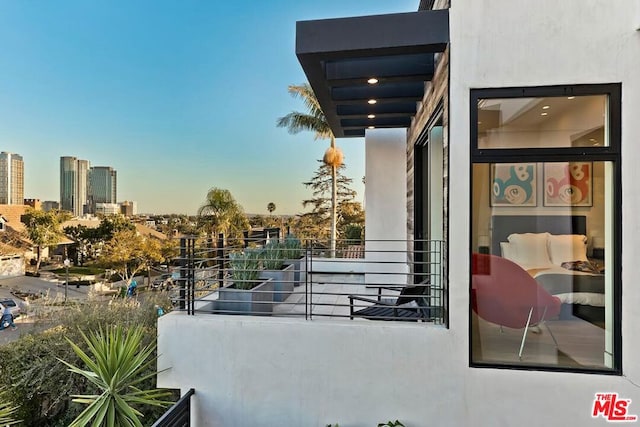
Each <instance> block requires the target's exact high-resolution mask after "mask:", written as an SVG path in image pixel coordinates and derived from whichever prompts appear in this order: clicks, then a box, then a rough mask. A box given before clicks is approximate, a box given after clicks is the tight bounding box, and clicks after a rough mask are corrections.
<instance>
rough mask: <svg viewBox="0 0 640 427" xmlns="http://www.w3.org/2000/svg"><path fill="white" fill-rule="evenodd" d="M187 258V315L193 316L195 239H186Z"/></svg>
mask: <svg viewBox="0 0 640 427" xmlns="http://www.w3.org/2000/svg"><path fill="white" fill-rule="evenodd" d="M187 243H188V246H187V258H188V264H189V279H188V281H187V304H188V305H187V314H191V315H193V314H195V299H196V291H195V287H196V281H195V276H196V271H195V269H196V262H195V252H196V251H195V248H196V239H195V238H194V237H191V238H189V239H187Z"/></svg>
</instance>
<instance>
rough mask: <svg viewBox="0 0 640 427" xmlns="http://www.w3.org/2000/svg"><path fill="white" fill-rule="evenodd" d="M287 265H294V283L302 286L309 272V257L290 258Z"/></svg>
mask: <svg viewBox="0 0 640 427" xmlns="http://www.w3.org/2000/svg"><path fill="white" fill-rule="evenodd" d="M284 264H285V265H289V264H290V265H293V285H294V286H300V285H304V283H305V275H306V274H307V257H304V256H303V257H301V258H298V259H288V260H286V261H285V262H284Z"/></svg>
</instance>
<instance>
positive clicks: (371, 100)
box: [367, 99, 378, 105]
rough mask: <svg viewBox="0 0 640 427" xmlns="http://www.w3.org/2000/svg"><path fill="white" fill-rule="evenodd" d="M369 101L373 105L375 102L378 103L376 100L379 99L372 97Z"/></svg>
mask: <svg viewBox="0 0 640 427" xmlns="http://www.w3.org/2000/svg"><path fill="white" fill-rule="evenodd" d="M367 102H368V103H369V104H372V105H373V104H375V103H376V102H378V101H376V100H375V99H370V100H368V101H367Z"/></svg>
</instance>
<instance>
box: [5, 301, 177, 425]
mask: <svg viewBox="0 0 640 427" xmlns="http://www.w3.org/2000/svg"><path fill="white" fill-rule="evenodd" d="M155 305H160V306H162V307H163V309H164V311H165V312H167V311H169V310H170V308H171V303H170V301H169V299H168V298H167V296H166V295H163V294H152V295H149V296H148V298H145V301H142V302H140V301H135V300H120V299H114V300H111V301H110V302H108V303H103V302H87V303H85V304H78V305H73V306H66V307H65V308H64V309H63V310H58V311H50V314H49V317H48V318H44V319H43V320H41V321H40V322H44V323H45V324H47V325H51V324H56V325H57V326H55V327H52V328H49V329H47V330H45V331H44V332H41V333H37V334H30V335H25V336H23V337H21V338H20V339H19V340H17V341H15V342H13V343H11V345H5V346H2V347H0V375H2V377H3V378H11V379H12V381H13V382H12V383H11V384H9V385H7V394H8V397H9V399H10V400H11V401H13V402H16V403H19V404H20V408H19V410H18V412H17V413H16V415H15V418H17V419H22V420H23V424H24V425H31V426H36V425H37V426H42V427H48V426H68V425H69V424H70V423H71V421H72V420H73V419H74V418H75V417H76V416H78V415H79V414H80V412H81V411H82V409H83V407H82V405H80V404H77V403H73V402H71V398H70V397H69V396H70V395H72V394H92V393H95V392H96V391H97V390H96V388H95V387H92V386H91V385H90V384H89V382H88V381H87V380H86V379H84V378H82V377H80V376H73V375H72V374H71V373H70V372H69V371H68V370H67V368H66V366H64V365H63V364H62V363H60V362H58V359H63V360H66V361H68V362H69V363H72V364H76V365H77V364H79V363H81V361H80V358H79V357H78V356H77V355H76V354H75V353H74V352H73V350H72V348H71V347H70V346H69V344H68V343H67V342H66V340H65V339H66V338H69V339H70V340H72V341H74V342H77V343H80V347H81V348H82V349H83V350H84V351H88V349H87V348H86V345H85V343H84V342H83V341H82V337H81V335H80V331H79V330H78V326H80V325H81V326H82V328H83V329H84V330H99V329H100V328H101V327H102V328H108V327H110V326H113V325H122V327H123V328H124V329H125V330H128V329H129V328H131V327H134V326H140V327H142V328H143V329H144V331H145V334H144V338H143V342H142V344H143V345H147V344H149V343H152V342H154V341H155V340H156V335H157V328H156V326H157V314H156V313H157V311H156V308H155V307H154V306H155ZM155 369H156V367H155V366H153V367H149V372H154V371H155ZM139 387H140V388H152V387H155V377H154V378H150V379H147V380H146V381H144V382H143V383H141V384H140V385H139ZM177 397H178V396H177V394H174V396H173V397H172V399H173V400H175V399H177ZM144 412H145V423H146V422H147V421H149V425H151V423H152V422H153V421H154V420H155V419H157V418H159V417H160V415H161V414H162V413H163V412H164V409H161V408H151V409H145V410H144Z"/></svg>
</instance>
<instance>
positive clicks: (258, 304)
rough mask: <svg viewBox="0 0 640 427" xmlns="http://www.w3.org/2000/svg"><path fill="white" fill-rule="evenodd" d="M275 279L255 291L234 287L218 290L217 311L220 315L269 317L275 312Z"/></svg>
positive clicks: (266, 281) (262, 284) (267, 281)
mask: <svg viewBox="0 0 640 427" xmlns="http://www.w3.org/2000/svg"><path fill="white" fill-rule="evenodd" d="M273 285H274V283H273V279H267V280H265V281H264V282H262V283H261V284H259V285H258V286H256V287H255V288H253V289H247V290H245V289H236V288H234V285H233V284H232V285H229V286H225V287H224V288H221V289H219V290H218V300H217V301H216V304H215V310H220V311H222V313H220V314H254V315H258V316H260V315H263V316H268V315H269V314H271V312H272V311H273V291H274V286H273Z"/></svg>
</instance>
